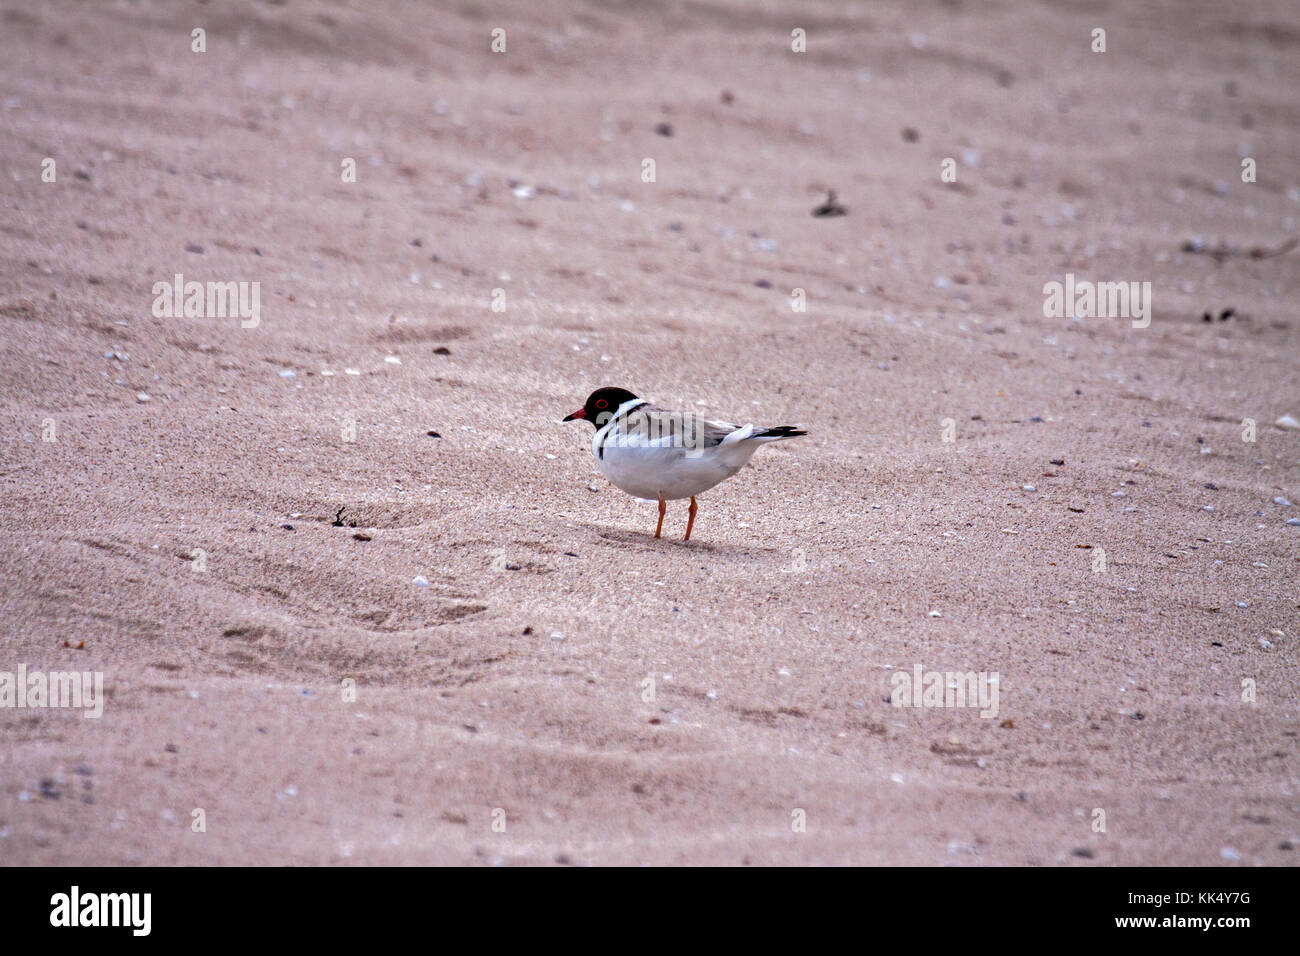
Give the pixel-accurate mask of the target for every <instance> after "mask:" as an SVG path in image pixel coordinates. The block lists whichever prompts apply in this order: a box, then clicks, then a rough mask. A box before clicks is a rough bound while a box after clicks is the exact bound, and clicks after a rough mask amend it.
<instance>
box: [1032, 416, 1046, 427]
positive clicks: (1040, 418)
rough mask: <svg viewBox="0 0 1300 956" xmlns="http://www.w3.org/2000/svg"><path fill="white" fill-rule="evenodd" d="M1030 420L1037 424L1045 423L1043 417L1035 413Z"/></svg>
mask: <svg viewBox="0 0 1300 956" xmlns="http://www.w3.org/2000/svg"><path fill="white" fill-rule="evenodd" d="M1029 420H1030V421H1031V422H1033V423H1034V424H1036V425H1041V424H1042V423H1043V418H1042V416H1041V415H1035V416H1034V417H1033V418H1031V419H1029Z"/></svg>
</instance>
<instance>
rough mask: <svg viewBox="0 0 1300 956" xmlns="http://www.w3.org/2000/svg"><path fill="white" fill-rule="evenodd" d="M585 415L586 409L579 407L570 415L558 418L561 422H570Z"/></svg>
mask: <svg viewBox="0 0 1300 956" xmlns="http://www.w3.org/2000/svg"><path fill="white" fill-rule="evenodd" d="M586 417H587V410H586V409H585V408H580V409H578V410H577V411H576V412H574V413H573V414H572V415H569V416H568V417H567V418H562V419H560V421H562V422H572V421H576V420H577V419H579V418H586Z"/></svg>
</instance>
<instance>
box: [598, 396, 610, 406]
mask: <svg viewBox="0 0 1300 956" xmlns="http://www.w3.org/2000/svg"><path fill="white" fill-rule="evenodd" d="M596 407H597V408H609V402H607V401H605V400H604V399H603V398H598V399H596Z"/></svg>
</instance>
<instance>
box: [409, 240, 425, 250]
mask: <svg viewBox="0 0 1300 956" xmlns="http://www.w3.org/2000/svg"><path fill="white" fill-rule="evenodd" d="M411 245H413V246H415V247H416V248H417V249H418V248H420V246H422V245H424V240H423V239H412V240H411Z"/></svg>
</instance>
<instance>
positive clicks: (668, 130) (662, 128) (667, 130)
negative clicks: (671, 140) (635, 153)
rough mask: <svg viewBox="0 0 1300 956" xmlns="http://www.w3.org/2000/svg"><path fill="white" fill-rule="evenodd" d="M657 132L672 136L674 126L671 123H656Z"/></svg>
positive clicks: (661, 134)
mask: <svg viewBox="0 0 1300 956" xmlns="http://www.w3.org/2000/svg"><path fill="white" fill-rule="evenodd" d="M655 132H656V133H658V134H659V135H660V136H672V135H673V126H672V124H671V123H656V124H655Z"/></svg>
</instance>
